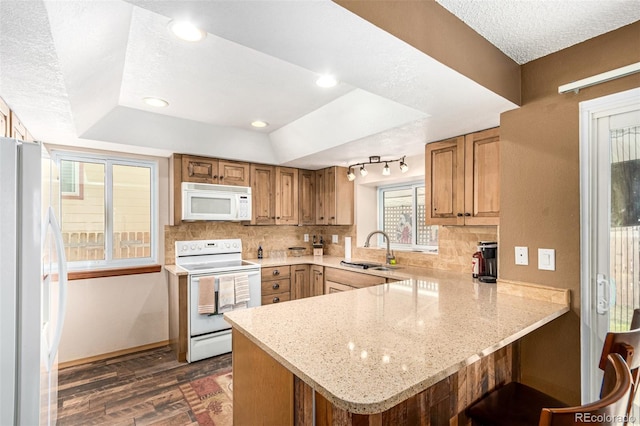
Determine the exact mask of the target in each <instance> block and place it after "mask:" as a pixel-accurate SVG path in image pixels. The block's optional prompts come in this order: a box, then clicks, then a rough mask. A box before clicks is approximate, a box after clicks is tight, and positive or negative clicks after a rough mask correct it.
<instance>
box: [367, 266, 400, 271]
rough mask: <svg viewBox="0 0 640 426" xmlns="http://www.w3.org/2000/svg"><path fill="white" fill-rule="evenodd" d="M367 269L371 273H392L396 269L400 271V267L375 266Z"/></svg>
mask: <svg viewBox="0 0 640 426" xmlns="http://www.w3.org/2000/svg"><path fill="white" fill-rule="evenodd" d="M369 269H371V270H372V271H394V270H396V269H402V266H376V267H374V268H369Z"/></svg>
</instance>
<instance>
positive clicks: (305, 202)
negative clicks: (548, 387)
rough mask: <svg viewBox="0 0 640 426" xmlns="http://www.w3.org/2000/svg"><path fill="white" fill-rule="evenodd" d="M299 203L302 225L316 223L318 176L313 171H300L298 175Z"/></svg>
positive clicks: (300, 222) (299, 216)
mask: <svg viewBox="0 0 640 426" xmlns="http://www.w3.org/2000/svg"><path fill="white" fill-rule="evenodd" d="M298 186H299V190H298V202H299V204H300V208H299V212H298V219H299V224H300V225H315V223H316V190H315V188H316V175H315V173H314V172H313V171H311V170H300V171H299V173H298Z"/></svg>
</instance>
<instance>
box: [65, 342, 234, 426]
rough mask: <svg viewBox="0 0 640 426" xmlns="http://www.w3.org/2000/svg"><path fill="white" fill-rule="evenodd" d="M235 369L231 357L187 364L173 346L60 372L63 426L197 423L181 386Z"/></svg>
mask: <svg viewBox="0 0 640 426" xmlns="http://www.w3.org/2000/svg"><path fill="white" fill-rule="evenodd" d="M230 368H231V354H225V355H220V356H217V357H214V358H209V359H206V360H202V361H198V362H194V363H191V364H188V363H179V362H178V361H176V359H175V356H174V354H173V352H171V350H170V348H169V347H163V348H159V349H152V350H148V351H143V352H138V353H136V354H131V355H124V356H120V357H116V358H110V359H107V360H103V361H96V362H93V363H89V364H83V365H78V366H74V367H68V368H65V369H62V370H60V371H59V373H58V424H59V425H188V424H194V425H195V424H197V422H196V420H195V417H194V415H193V413H192V412H191V409H190V408H189V405H188V404H187V401H186V400H185V399H184V396H183V395H182V392H180V389H179V386H180V385H181V384H184V383H187V382H190V381H193V380H195V379H199V378H202V377H205V376H208V375H211V374H215V373H216V372H218V371H221V370H228V369H230Z"/></svg>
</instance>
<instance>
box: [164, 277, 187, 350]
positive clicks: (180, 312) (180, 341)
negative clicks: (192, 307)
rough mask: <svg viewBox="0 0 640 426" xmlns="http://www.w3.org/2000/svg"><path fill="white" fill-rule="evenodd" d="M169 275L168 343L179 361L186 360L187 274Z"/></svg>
mask: <svg viewBox="0 0 640 426" xmlns="http://www.w3.org/2000/svg"><path fill="white" fill-rule="evenodd" d="M168 277H169V345H170V346H171V349H172V350H173V352H174V353H175V355H176V358H177V359H178V361H180V362H186V361H187V349H188V336H189V329H188V327H189V325H188V320H189V305H188V303H189V302H188V293H187V291H188V288H187V286H188V285H189V277H188V276H187V275H180V276H178V275H174V274H171V273H168Z"/></svg>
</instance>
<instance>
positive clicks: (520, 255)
mask: <svg viewBox="0 0 640 426" xmlns="http://www.w3.org/2000/svg"><path fill="white" fill-rule="evenodd" d="M528 264H529V248H528V247H516V265H528Z"/></svg>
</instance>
